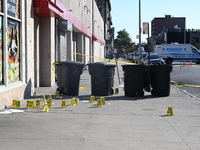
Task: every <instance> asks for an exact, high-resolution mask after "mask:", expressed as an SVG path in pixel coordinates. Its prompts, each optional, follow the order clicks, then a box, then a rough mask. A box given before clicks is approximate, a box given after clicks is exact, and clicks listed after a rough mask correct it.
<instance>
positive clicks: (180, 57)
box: [154, 44, 200, 64]
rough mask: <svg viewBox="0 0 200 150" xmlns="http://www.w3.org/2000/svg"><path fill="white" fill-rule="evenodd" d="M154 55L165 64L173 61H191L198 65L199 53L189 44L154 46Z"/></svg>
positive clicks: (199, 60)
mask: <svg viewBox="0 0 200 150" xmlns="http://www.w3.org/2000/svg"><path fill="white" fill-rule="evenodd" d="M154 53H156V54H158V55H159V56H160V57H162V58H163V59H164V60H165V62H166V64H171V63H172V62H173V61H193V62H195V63H196V64H200V51H199V50H198V49H197V48H196V47H194V46H192V45H190V44H162V45H156V46H155V49H154Z"/></svg>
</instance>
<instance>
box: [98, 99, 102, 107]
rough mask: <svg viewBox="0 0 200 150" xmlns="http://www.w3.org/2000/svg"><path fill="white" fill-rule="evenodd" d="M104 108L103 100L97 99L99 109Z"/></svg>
mask: <svg viewBox="0 0 200 150" xmlns="http://www.w3.org/2000/svg"><path fill="white" fill-rule="evenodd" d="M101 106H102V100H101V99H97V107H101Z"/></svg>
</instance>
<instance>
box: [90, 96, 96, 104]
mask: <svg viewBox="0 0 200 150" xmlns="http://www.w3.org/2000/svg"><path fill="white" fill-rule="evenodd" d="M94 101H95V98H94V96H93V95H92V96H90V103H94Z"/></svg>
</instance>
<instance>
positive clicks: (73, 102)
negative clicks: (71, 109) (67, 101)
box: [71, 98, 77, 106]
mask: <svg viewBox="0 0 200 150" xmlns="http://www.w3.org/2000/svg"><path fill="white" fill-rule="evenodd" d="M76 105H77V102H76V99H75V98H72V100H71V106H76Z"/></svg>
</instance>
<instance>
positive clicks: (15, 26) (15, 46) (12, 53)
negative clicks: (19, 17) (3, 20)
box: [7, 19, 20, 83]
mask: <svg viewBox="0 0 200 150" xmlns="http://www.w3.org/2000/svg"><path fill="white" fill-rule="evenodd" d="M7 27H8V31H7V43H8V47H7V48H8V83H11V82H13V81H19V77H20V76H19V70H20V61H19V60H20V59H19V56H20V46H19V35H20V34H19V23H18V22H17V21H15V20H12V19H8V24H7Z"/></svg>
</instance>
